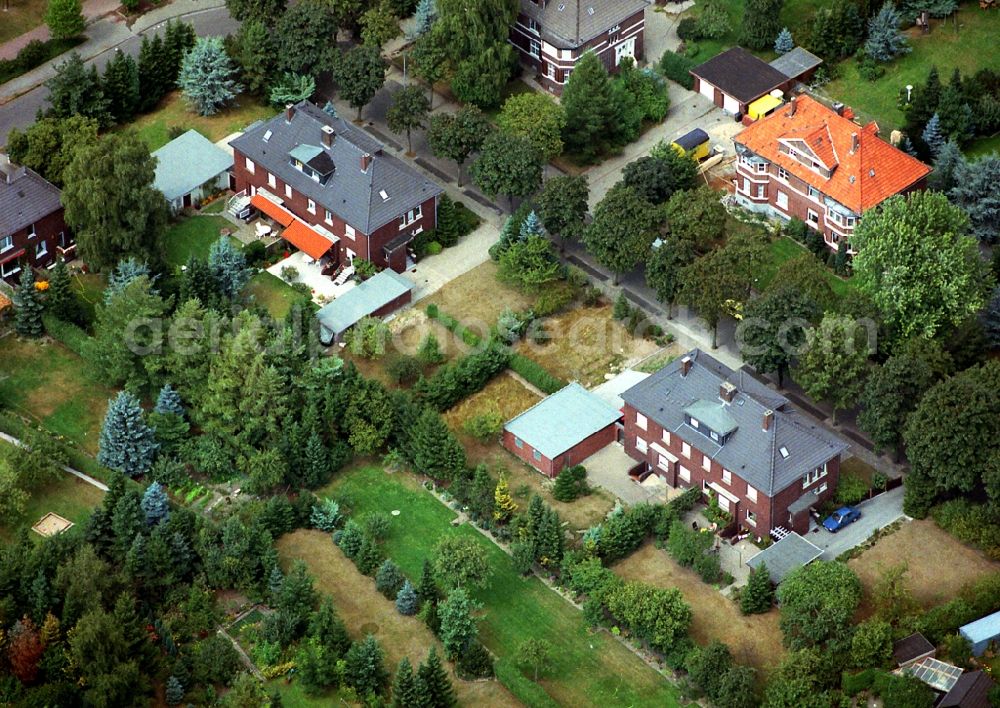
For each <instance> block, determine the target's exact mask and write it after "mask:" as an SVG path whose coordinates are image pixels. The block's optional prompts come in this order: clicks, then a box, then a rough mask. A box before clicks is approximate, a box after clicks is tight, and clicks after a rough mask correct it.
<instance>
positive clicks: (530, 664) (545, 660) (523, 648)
mask: <svg viewBox="0 0 1000 708" xmlns="http://www.w3.org/2000/svg"><path fill="white" fill-rule="evenodd" d="M554 658H555V655H554V652H553V650H552V645H551V644H549V643H548V642H547V641H545V640H544V639H538V638H536V637H528V638H527V639H525V640H524V641H523V642H521V643H520V644H519V645H518V647H517V663H518V665H519V666H521V667H522V668H526V669H530V670H531V672H532V674H533V675H534V681H535V682H537V681H538V679H539V677H540V676H541V675H542V674H545V673H547V672H549V671H550V670H551V669H552V660H553V659H554Z"/></svg>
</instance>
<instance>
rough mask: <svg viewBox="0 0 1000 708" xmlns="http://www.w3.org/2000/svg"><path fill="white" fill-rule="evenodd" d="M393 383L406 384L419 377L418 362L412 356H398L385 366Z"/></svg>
mask: <svg viewBox="0 0 1000 708" xmlns="http://www.w3.org/2000/svg"><path fill="white" fill-rule="evenodd" d="M385 370H386V373H388V374H389V378H390V379H392V381H393V383H396V384H401V385H408V384H411V383H413V382H414V381H416V380H417V379H418V378H420V362H419V361H417V360H416V359H415V358H414V357H412V356H405V355H404V356H398V357H396V358H394V359H393V360H392V361H390V362H389V363H388V365H386V367H385Z"/></svg>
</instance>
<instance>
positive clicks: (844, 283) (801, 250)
mask: <svg viewBox="0 0 1000 708" xmlns="http://www.w3.org/2000/svg"><path fill="white" fill-rule="evenodd" d="M769 251H770V255H771V259H770V262H769V263H767V264H766V265H765V266H764V268H763V269H762V271H761V274H760V278H759V279H758V282H757V288H758V289H759V290H763V289H764V288H766V287H767V286H768V285H769V284H770V282H771V281H772V280H773V279H774V276H775V275H777V273H778V269H779V268H780V267H781V265H782V264H783V263H784V262H785V261H790V260H791V259H793V258H797V257H799V256H801V255H803V254H805V253H809V251H808V250H807V249H806V248H805V246H802V245H801V244H798V243H796V242H795V241H793V240H792V239H790V238H789V237H787V236H782V237H781V238H776V239H774V240H773V241H771V243H770V246H769ZM824 272H825V274H826V280H827V282H828V283H829V284H830V287H831V288H832V289H833V292H834V293H835V294H836V295H837V297H846V296H847V294H848V293H850V292H851V290H852V289H853V288H854V285H853V283H852V282H851V281H850V280H849V279H846V278H841V277H839V276H837V275H836V274H835V273H834V272H833V271H832V270H829V269H826V270H825V271H824Z"/></svg>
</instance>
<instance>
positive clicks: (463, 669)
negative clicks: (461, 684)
mask: <svg viewBox="0 0 1000 708" xmlns="http://www.w3.org/2000/svg"><path fill="white" fill-rule="evenodd" d="M455 668H456V669H457V670H458V675H459V676H461V677H462V678H464V679H486V678H493V656H492V654H490V652H489V651H488V650H487V649H486V647H484V646H483V645H482V643H481V642H479V641H474V642H472V644H470V645H469V648H468V649H466V650H465V651H464V652H463V653H462V654H461V655H460V656H459V657H458V662H457V663H456V665H455Z"/></svg>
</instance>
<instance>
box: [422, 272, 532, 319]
mask: <svg viewBox="0 0 1000 708" xmlns="http://www.w3.org/2000/svg"><path fill="white" fill-rule="evenodd" d="M496 273H497V266H496V263H494V262H493V261H486V262H485V263H483V264H481V265H478V266H476V267H475V268H473V269H472V270H470V271H469V272H468V273H465V274H464V275H460V276H459V277H457V278H455V279H454V280H452V281H451V282H450V283H448V284H447V285H445V286H444V287H443V288H441V289H440V290H438V291H437V292H436V293H434V294H433V295H431V296H430V297H428V298H426V299H425V300H421V301H420V303H419V306H420V308H421V309H425V308H426V307H427V305H428V304H430V303H432V302H433V303H436V304H437V305H438V307H440V308H441V309H442V310H443V311H444V312H446V313H448V314H449V315H451V316H452V317H455V318H456V319H458V320H459V321H460V322H462V323H463V324H464V325H465V326H466V327H470V328H472V329H473V330H474V331H476V332H479V333H483V332H488V331H489V328H490V327H492V326H493V325H494V324H496V321H497V318H498V317H499V316H500V315H501V313H503V311H504V310H505V309H506V308H508V307H509V308H510V309H512V310H515V311H519V310H527V309H528V308H529V307H531V305H532V303H534V301H535V299H534V297H532V296H530V295H525V294H524V293H522V292H521V291H520V290H516V289H514V288H512V287H510V286H508V285H505V284H503V283H501V282H500V281H498V280H497V278H496Z"/></svg>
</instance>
